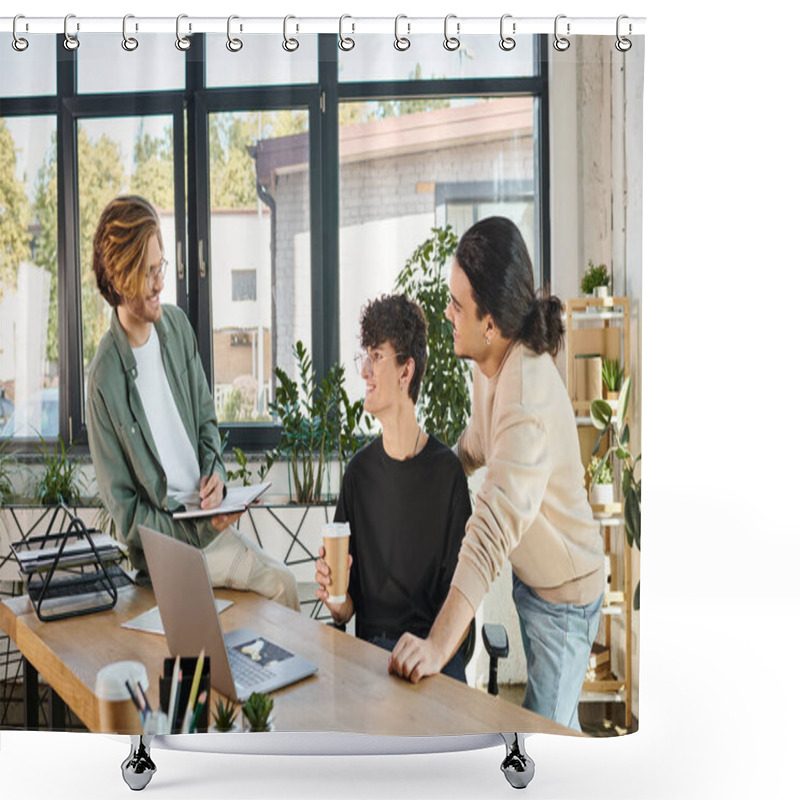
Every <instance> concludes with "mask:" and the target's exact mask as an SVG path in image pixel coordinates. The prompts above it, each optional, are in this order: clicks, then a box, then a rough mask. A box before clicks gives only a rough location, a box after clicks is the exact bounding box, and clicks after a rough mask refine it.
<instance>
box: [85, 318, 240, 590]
mask: <svg viewBox="0 0 800 800" xmlns="http://www.w3.org/2000/svg"><path fill="white" fill-rule="evenodd" d="M155 327H156V330H157V332H158V339H159V343H160V346H161V357H162V359H163V361H164V370H165V372H166V374H167V381H168V382H169V386H170V389H171V390H172V396H173V397H174V399H175V404H176V406H177V407H178V413H179V414H180V416H181V419H182V420H183V424H184V425H185V427H186V433H187V434H188V436H189V441H190V442H191V444H192V447H193V448H194V450H195V452H196V453H197V460H198V464H199V466H200V474H201V475H207V474H208V471H209V469H210V468H211V464H212V462H213V460H214V456H215V454H216V455H217V459H218V460H217V466H216V469H217V472H218V473H219V474H220V477H221V478H222V480H223V482H224V481H225V479H226V477H227V476H226V473H225V468H224V466H223V464H222V458H221V457H220V438H219V429H218V427H217V417H216V413H215V410H214V400H213V398H212V396H211V392H210V391H209V388H208V384H207V382H206V376H205V373H204V372H203V366H202V364H201V363H200V356H199V354H198V352H197V341H196V340H195V337H194V332H193V331H192V327H191V325H190V324H189V320H188V319H187V318H186V315H185V314H184V313H183V311H181V310H180V309H179V308H176V307H175V306H169V305H164V306H162V315H161V319H160V320H159V321H158V322H156V323H155ZM136 375H137V368H136V358H135V356H134V355H133V351H132V350H131V346H130V344H129V343H128V337H127V336H126V334H125V330H124V329H123V327H122V325H121V324H120V321H119V318H118V317H117V312H116V310H115V311H114V312H113V314H112V315H111V326H110V328H109V330H108V331H106V333H105V334H104V336H103V338H102V339H101V341H100V345H99V347H98V348H97V353H96V354H95V357H94V359H92V363H91V365H90V366H89V372H88V387H87V398H86V425H87V430H88V434H89V450H90V452H91V455H92V462H93V464H94V468H95V473H96V475H97V488H98V490H99V493H100V497H101V498H102V500H103V503H104V504H105V507H106V508H107V509H108V511H109V513H110V514H111V517H112V518H113V520H114V524H115V525H116V528H117V531H118V532H119V534H120V535H121V536H123V537H124V539H125V541H126V542H127V544H128V552H129V556H130V560H131V563H132V564H133V566H134V567H135V568H136V569H138V570H141V571H143V572H144V573H145V574H146V570H147V568H146V564H145V559H144V552H143V550H142V542H141V539H140V538H139V531H138V526H139V525H146V526H147V527H148V528H154V529H155V530H157V531H161V532H162V533H165V534H167V535H168V536H172V537H174V538H176V539H180V540H181V541H183V542H187V543H189V544H191V545H194V546H195V547H205V546H206V545H208V544H209V543H210V542H211V541H213V540H214V539H215V538H216V537H217V536H218V535H219V533H218V531H217V530H216V529H215V528H214V526H213V525H212V524H211V522H210V520H209V519H205V520H199V521H197V520H175V519H173V518H172V517H171V515H170V511H174V510H175V509H176V508H177V507H178V503H177V501H175V499H174V498H170V497H168V496H167V476H166V474H165V472H164V469H163V467H162V466H161V462H160V461H159V458H158V450H157V448H156V444H155V441H154V439H153V434H152V432H151V430H150V425H149V424H148V422H147V415H146V414H145V411H144V407H143V406H142V401H141V398H140V396H139V390H138V389H137V387H136ZM144 577H145V576H144V575H141V576H140V578H139V579H142V578H144Z"/></svg>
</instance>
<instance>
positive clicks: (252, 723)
mask: <svg viewBox="0 0 800 800" xmlns="http://www.w3.org/2000/svg"><path fill="white" fill-rule="evenodd" d="M273 706H274V701H273V699H272V698H271V697H270V696H269V694H268V693H267V692H253V693H252V694H251V695H250V697H248V698H247V700H246V701H245V703H244V704H243V705H242V714H243V715H244V718H245V720H247V726H248V728H247V729H248V730H249V731H252V732H253V733H266V732H268V731H271V730H272V727H273V718H272V708H273Z"/></svg>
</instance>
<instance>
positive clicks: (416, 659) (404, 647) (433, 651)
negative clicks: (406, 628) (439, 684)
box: [389, 633, 447, 683]
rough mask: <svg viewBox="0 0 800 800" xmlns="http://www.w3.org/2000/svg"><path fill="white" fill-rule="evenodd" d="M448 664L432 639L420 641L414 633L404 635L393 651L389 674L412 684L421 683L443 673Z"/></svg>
mask: <svg viewBox="0 0 800 800" xmlns="http://www.w3.org/2000/svg"><path fill="white" fill-rule="evenodd" d="M446 663H447V662H446V659H445V658H444V656H442V654H441V653H440V652H439V651H438V649H437V648H436V646H435V645H434V643H433V642H432V641H431V640H430V639H420V638H419V637H418V636H414V634H412V633H404V634H403V635H402V636H401V637H400V639H399V641H398V642H397V644H396V645H395V646H394V650H392V655H391V656H390V658H389V672H390V673H394V674H395V675H399V676H400V677H401V678H405V679H406V680H409V681H411V683H419V682H420V680H422V678H425V677H426V676H428V675H436V674H437V673H438V672H441V671H442V667H444V665H445V664H446Z"/></svg>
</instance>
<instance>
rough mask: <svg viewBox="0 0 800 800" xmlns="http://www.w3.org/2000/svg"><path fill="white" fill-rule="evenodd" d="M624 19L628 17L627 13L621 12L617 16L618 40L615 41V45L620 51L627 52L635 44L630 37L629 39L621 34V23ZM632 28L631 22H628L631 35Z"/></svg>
mask: <svg viewBox="0 0 800 800" xmlns="http://www.w3.org/2000/svg"><path fill="white" fill-rule="evenodd" d="M624 19H628V17H627V16H626V15H625V14H620V15H619V16H618V17H617V41H616V42H615V44H614V47H616V48H617V50H619V51H620V53H627V52H628V50H630V49H631V47H632V46H633V42H631V40H630V39H627V38H626V37H624V36H622V35H621V34H620V23H621V22H622V20H624ZM632 30H633V29H632V28H631V24H630V22H629V23H628V36H630V35H631V32H632Z"/></svg>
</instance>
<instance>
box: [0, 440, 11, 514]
mask: <svg viewBox="0 0 800 800" xmlns="http://www.w3.org/2000/svg"><path fill="white" fill-rule="evenodd" d="M12 463H13V461H12V459H11V456H10V455H9V454H8V442H7V441H5V442H0V506H2V505H3V503H10V502H11V500H12V499H13V497H14V486H13V484H12V483H11V468H12Z"/></svg>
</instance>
